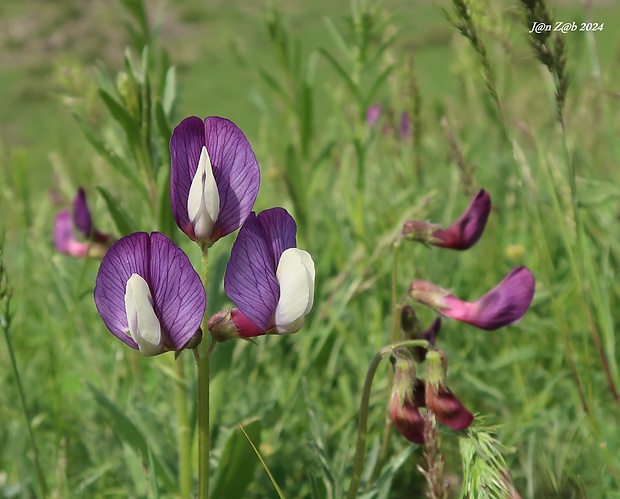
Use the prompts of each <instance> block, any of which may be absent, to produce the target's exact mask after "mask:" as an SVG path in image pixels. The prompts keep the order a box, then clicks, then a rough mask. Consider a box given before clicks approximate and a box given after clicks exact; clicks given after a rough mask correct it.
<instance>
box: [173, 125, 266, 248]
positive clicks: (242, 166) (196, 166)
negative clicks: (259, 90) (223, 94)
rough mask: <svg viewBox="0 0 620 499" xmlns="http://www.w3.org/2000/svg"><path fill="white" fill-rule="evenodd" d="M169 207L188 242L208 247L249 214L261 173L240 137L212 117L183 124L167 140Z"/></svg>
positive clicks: (238, 130) (243, 137)
mask: <svg viewBox="0 0 620 499" xmlns="http://www.w3.org/2000/svg"><path fill="white" fill-rule="evenodd" d="M170 155H171V159H172V171H171V177H170V202H171V205H172V213H173V215H174V220H175V221H176V223H177V225H178V226H179V228H180V229H181V230H182V231H183V232H185V233H186V234H187V235H188V236H189V237H190V239H192V240H194V241H197V242H198V243H200V244H201V245H203V246H206V247H209V246H211V245H212V244H213V243H214V242H215V241H217V240H218V239H220V238H221V237H224V236H225V235H227V234H230V233H231V232H233V231H235V230H237V229H238V228H239V227H240V226H241V224H243V222H244V220H245V219H246V218H247V216H248V215H249V214H250V212H251V211H252V206H253V205H254V201H255V200H256V196H257V195H258V188H259V184H260V170H259V167H258V162H257V161H256V156H255V155H254V152H253V151H252V148H251V146H250V143H249V142H248V140H247V139H246V137H245V135H244V134H243V132H242V131H241V130H240V129H239V128H238V127H237V125H235V124H234V123H233V122H232V121H229V120H227V119H224V118H219V117H216V116H211V117H209V118H206V119H205V120H204V122H203V121H202V120H201V119H200V118H197V117H196V116H191V117H189V118H186V119H184V120H183V121H181V123H179V125H178V126H177V127H176V128H175V129H174V132H173V133H172V138H171V139H170Z"/></svg>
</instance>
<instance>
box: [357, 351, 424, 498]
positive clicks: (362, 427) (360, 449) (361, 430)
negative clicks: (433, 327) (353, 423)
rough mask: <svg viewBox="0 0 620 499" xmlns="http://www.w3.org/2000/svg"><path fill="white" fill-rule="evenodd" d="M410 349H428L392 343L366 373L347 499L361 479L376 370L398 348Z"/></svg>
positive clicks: (380, 352) (377, 355)
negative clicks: (371, 391) (371, 393)
mask: <svg viewBox="0 0 620 499" xmlns="http://www.w3.org/2000/svg"><path fill="white" fill-rule="evenodd" d="M410 347H423V348H428V341H426V340H406V341H400V342H398V343H394V344H392V345H388V346H386V347H383V348H382V349H381V350H379V351H378V352H377V354H376V355H375V356H374V357H373V359H372V362H371V363H370V366H369V367H368V371H367V372H366V379H365V380H364V387H363V388H362V399H361V401H360V413H359V426H358V429H357V444H356V447H355V459H354V461H353V476H352V477H351V486H350V488H349V493H348V494H347V499H355V498H356V497H357V491H358V490H359V486H360V482H361V479H362V471H363V470H364V454H365V453H366V438H367V437H368V409H369V405H370V389H371V387H372V382H373V380H374V377H375V374H376V372H377V368H378V367H379V363H380V362H381V360H382V359H384V358H385V357H387V356H388V355H390V354H392V352H394V351H395V350H398V349H400V348H410Z"/></svg>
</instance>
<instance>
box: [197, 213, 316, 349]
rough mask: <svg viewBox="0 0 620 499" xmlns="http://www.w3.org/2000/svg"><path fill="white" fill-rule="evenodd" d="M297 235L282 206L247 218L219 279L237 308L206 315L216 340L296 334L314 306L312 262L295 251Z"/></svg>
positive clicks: (307, 254) (304, 252)
mask: <svg viewBox="0 0 620 499" xmlns="http://www.w3.org/2000/svg"><path fill="white" fill-rule="evenodd" d="M296 233H297V226H296V225H295V221H294V220H293V217H291V216H290V215H289V214H288V212H287V211H286V210H285V209H283V208H272V209H270V210H266V211H263V212H261V213H260V214H259V215H258V216H256V215H255V214H254V213H251V214H250V216H249V217H248V218H247V220H246V221H245V223H244V224H243V227H241V230H240V231H239V235H238V236H237V239H236V241H235V243H234V244H233V247H232V251H231V254H230V261H229V262H228V267H227V268H226V275H225V276H224V289H225V291H226V294H227V295H228V296H229V298H230V299H231V300H232V301H233V303H234V304H235V305H236V306H237V308H236V309H233V310H231V311H228V312H220V313H218V314H215V315H214V316H213V317H211V319H210V321H209V330H210V331H211V333H212V334H213V336H214V337H215V338H216V339H218V340H220V341H222V340H225V339H228V338H230V337H236V336H241V337H246V338H248V337H252V336H260V335H264V334H290V333H296V332H297V331H299V329H300V328H301V326H302V325H303V323H304V319H305V316H306V315H307V314H308V313H309V312H310V310H311V309H312V304H313V302H314V262H313V261H312V257H311V256H310V254H309V253H307V252H306V251H303V250H300V249H297V243H296Z"/></svg>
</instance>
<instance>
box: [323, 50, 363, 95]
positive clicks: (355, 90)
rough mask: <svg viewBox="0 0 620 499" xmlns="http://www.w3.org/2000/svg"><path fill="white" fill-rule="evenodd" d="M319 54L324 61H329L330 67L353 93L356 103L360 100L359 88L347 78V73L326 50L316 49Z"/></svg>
mask: <svg viewBox="0 0 620 499" xmlns="http://www.w3.org/2000/svg"><path fill="white" fill-rule="evenodd" d="M318 51H319V53H320V54H321V55H322V56H323V57H325V59H327V60H328V61H329V63H330V64H331V65H332V67H333V68H334V69H335V70H336V72H337V73H338V74H339V75H340V77H341V78H342V79H343V80H344V82H345V83H346V84H347V86H348V87H349V90H351V92H352V93H353V95H354V97H355V99H356V100H357V101H359V100H361V99H360V92H359V88H358V87H357V85H356V84H355V82H354V81H353V80H352V79H351V77H350V76H349V73H348V72H347V71H346V70H345V69H344V68H343V67H342V65H341V64H340V63H339V62H338V61H337V60H336V58H335V57H334V56H333V55H331V54H330V53H329V52H328V51H327V50H325V49H324V48H319V49H318Z"/></svg>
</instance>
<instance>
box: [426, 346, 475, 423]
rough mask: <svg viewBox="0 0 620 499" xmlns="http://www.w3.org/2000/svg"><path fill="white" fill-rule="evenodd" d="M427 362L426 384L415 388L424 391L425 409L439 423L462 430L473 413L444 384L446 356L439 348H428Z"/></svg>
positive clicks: (471, 418) (472, 417)
mask: <svg viewBox="0 0 620 499" xmlns="http://www.w3.org/2000/svg"><path fill="white" fill-rule="evenodd" d="M426 362H427V364H428V368H427V372H426V384H424V383H419V384H418V387H417V389H418V390H421V391H422V393H424V402H425V405H426V409H427V410H430V411H432V412H433V413H434V414H435V417H436V418H437V421H439V422H440V423H441V424H443V425H445V426H448V427H449V428H452V429H453V430H464V429H466V428H468V427H469V425H471V423H472V421H473V420H474V415H473V414H472V413H471V412H469V411H468V410H467V408H466V407H465V406H464V405H463V404H462V403H461V401H460V400H459V399H458V398H456V395H454V393H452V392H451V391H450V389H449V388H448V387H447V386H446V376H447V374H448V358H447V357H446V354H445V353H444V352H443V351H441V350H430V351H429V352H428V353H427V355H426Z"/></svg>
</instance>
